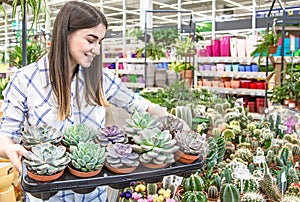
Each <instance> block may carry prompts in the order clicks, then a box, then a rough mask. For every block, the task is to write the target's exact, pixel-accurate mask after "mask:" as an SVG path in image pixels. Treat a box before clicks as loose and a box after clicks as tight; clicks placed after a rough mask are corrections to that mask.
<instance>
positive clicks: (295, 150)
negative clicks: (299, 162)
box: [292, 144, 300, 156]
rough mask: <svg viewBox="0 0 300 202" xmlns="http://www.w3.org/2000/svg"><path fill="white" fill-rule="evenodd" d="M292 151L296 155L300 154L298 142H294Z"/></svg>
mask: <svg viewBox="0 0 300 202" xmlns="http://www.w3.org/2000/svg"><path fill="white" fill-rule="evenodd" d="M292 153H293V155H294V156H297V155H299V154H300V146H299V145H297V144H294V145H293V150H292Z"/></svg>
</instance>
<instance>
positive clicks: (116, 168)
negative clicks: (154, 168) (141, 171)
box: [105, 143, 140, 174]
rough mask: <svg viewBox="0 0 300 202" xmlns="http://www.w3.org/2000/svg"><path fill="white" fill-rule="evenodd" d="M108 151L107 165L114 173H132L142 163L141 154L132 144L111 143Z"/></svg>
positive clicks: (107, 148)
mask: <svg viewBox="0 0 300 202" xmlns="http://www.w3.org/2000/svg"><path fill="white" fill-rule="evenodd" d="M106 151H107V158H106V161H105V166H106V167H107V169H108V170H110V171H112V172H114V173H119V174H123V173H131V172H133V171H134V170H135V169H136V167H137V166H138V165H139V164H140V162H139V155H138V154H137V153H135V152H134V151H133V150H132V147H131V145H130V144H122V143H115V144H109V145H108V146H107V147H106Z"/></svg>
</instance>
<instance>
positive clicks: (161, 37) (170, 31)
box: [152, 28, 178, 47]
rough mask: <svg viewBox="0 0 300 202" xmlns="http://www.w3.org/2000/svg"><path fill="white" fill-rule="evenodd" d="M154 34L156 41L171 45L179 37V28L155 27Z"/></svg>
mask: <svg viewBox="0 0 300 202" xmlns="http://www.w3.org/2000/svg"><path fill="white" fill-rule="evenodd" d="M152 36H153V40H154V41H155V42H156V43H161V44H162V45H163V46H166V47H169V46H170V45H171V44H173V43H175V41H176V39H177V38H178V30H177V29H176V28H155V29H153V31H152Z"/></svg>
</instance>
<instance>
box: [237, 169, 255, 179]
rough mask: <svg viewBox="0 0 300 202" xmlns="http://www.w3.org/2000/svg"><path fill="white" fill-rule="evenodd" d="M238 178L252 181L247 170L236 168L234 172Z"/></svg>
mask: <svg viewBox="0 0 300 202" xmlns="http://www.w3.org/2000/svg"><path fill="white" fill-rule="evenodd" d="M234 174H235V176H236V178H240V179H250V176H251V173H250V172H249V170H248V169H247V168H236V169H235V170H234Z"/></svg>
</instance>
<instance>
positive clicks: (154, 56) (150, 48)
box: [136, 41, 166, 60]
mask: <svg viewBox="0 0 300 202" xmlns="http://www.w3.org/2000/svg"><path fill="white" fill-rule="evenodd" d="M143 53H145V47H143V48H140V49H138V50H137V56H136V57H137V58H141V57H142V55H143ZM165 55H166V54H165V52H164V51H163V46H162V45H161V44H158V43H156V42H154V41H150V42H148V43H147V44H146V56H147V58H149V59H151V60H160V59H161V58H162V57H165Z"/></svg>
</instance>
